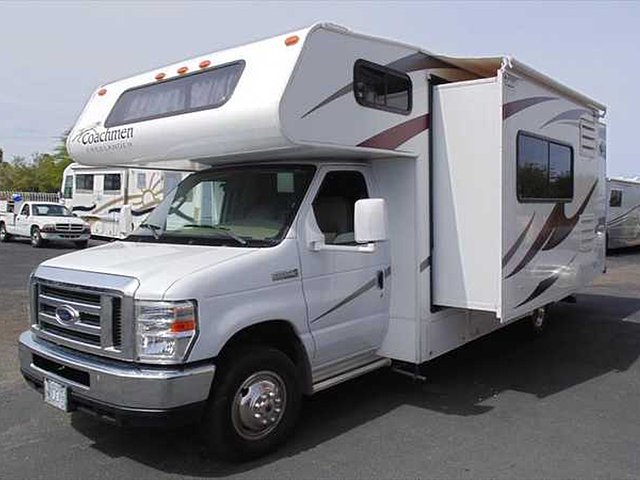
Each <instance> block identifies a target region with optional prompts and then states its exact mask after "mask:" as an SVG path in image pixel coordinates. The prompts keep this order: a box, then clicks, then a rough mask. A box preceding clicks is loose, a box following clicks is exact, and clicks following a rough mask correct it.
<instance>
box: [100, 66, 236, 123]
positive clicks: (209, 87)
mask: <svg viewBox="0 0 640 480" xmlns="http://www.w3.org/2000/svg"><path fill="white" fill-rule="evenodd" d="M243 69H244V62H242V61H241V62H235V63H231V64H227V65H221V66H219V67H215V68H210V69H208V70H205V71H200V72H197V73H192V74H189V75H183V76H181V77H177V78H171V79H169V80H165V81H161V82H155V83H152V84H149V85H144V86H142V87H135V88H132V89H130V90H127V91H126V92H124V93H123V94H122V95H120V98H118V100H117V101H116V104H115V105H114V106H113V110H111V113H110V114H109V116H108V117H107V120H106V121H105V123H104V125H105V127H107V128H109V127H115V126H118V125H126V124H128V123H135V122H142V121H144V120H152V119H154V118H161V117H170V116H173V115H181V114H183V113H190V112H197V111H200V110H208V109H211V108H218V107H221V106H222V105H224V104H225V103H226V102H227V100H229V98H231V95H233V91H234V90H235V88H236V85H237V84H238V80H240V75H242V70H243Z"/></svg>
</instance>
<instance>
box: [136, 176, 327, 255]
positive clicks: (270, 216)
mask: <svg viewBox="0 0 640 480" xmlns="http://www.w3.org/2000/svg"><path fill="white" fill-rule="evenodd" d="M314 170H315V169H314V167H312V166H259V167H228V168H221V169H215V170H208V171H206V172H202V173H196V174H193V175H190V176H189V177H187V178H186V179H185V180H184V181H183V182H182V183H180V184H179V185H178V187H177V188H176V189H174V190H173V191H171V192H170V193H169V194H168V195H167V196H166V197H165V199H164V200H163V201H162V202H161V203H160V204H159V205H158V206H157V207H156V209H155V210H154V211H153V212H152V213H151V214H150V215H149V217H148V218H147V219H146V220H145V221H144V222H143V223H142V224H141V225H140V227H139V228H138V229H137V230H135V231H134V232H133V233H132V234H131V235H130V236H129V237H127V239H126V240H128V241H148V242H161V243H184V244H200V245H233V246H238V247H260V246H271V245H275V244H277V243H278V242H280V240H282V238H283V237H284V235H285V234H286V232H287V230H288V228H289V226H290V225H291V222H292V221H293V218H294V216H295V214H296V211H297V210H298V207H299V205H300V202H301V201H302V199H303V198H304V194H305V192H306V190H307V187H308V186H309V183H310V182H311V178H312V177H313V173H314Z"/></svg>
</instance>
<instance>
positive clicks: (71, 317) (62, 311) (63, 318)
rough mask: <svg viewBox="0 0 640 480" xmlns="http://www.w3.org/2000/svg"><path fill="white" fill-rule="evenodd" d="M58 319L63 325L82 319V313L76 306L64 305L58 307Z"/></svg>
mask: <svg viewBox="0 0 640 480" xmlns="http://www.w3.org/2000/svg"><path fill="white" fill-rule="evenodd" d="M56 320H58V323H60V324H61V325H71V324H74V323H76V322H77V321H78V320H80V313H78V311H77V310H76V309H75V308H72V307H70V306H68V305H62V306H61V307H58V308H56Z"/></svg>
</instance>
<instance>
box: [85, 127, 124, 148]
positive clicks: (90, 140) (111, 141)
mask: <svg viewBox="0 0 640 480" xmlns="http://www.w3.org/2000/svg"><path fill="white" fill-rule="evenodd" d="M132 139H133V127H123V128H107V129H106V130H102V131H99V130H98V127H90V128H83V129H82V130H79V131H78V132H77V133H76V134H75V136H74V137H73V141H74V142H76V143H80V144H82V145H86V147H87V150H88V151H90V152H107V151H110V150H122V149H124V148H129V147H132V146H133V143H132V142H131V140H132Z"/></svg>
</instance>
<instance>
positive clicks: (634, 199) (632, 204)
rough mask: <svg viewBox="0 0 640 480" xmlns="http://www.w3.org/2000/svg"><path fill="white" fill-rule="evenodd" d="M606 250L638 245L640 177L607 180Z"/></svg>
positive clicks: (639, 242) (639, 238) (639, 243)
mask: <svg viewBox="0 0 640 480" xmlns="http://www.w3.org/2000/svg"><path fill="white" fill-rule="evenodd" d="M607 191H608V198H609V209H608V211H607V248H609V249H611V250H613V249H616V248H625V247H635V246H638V245H640V177H636V178H623V177H619V178H615V177H614V178H609V179H607Z"/></svg>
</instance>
